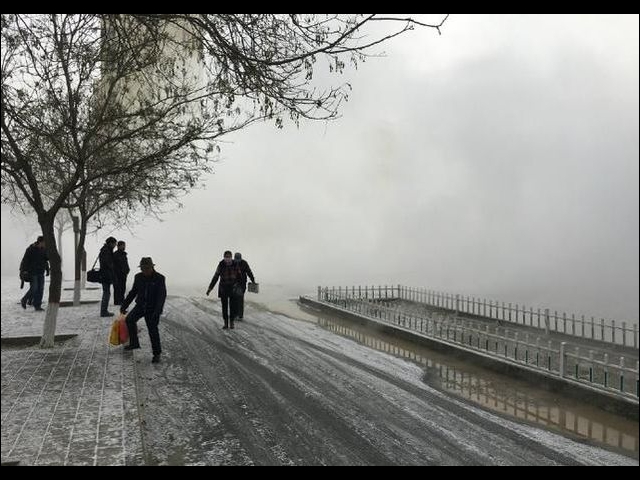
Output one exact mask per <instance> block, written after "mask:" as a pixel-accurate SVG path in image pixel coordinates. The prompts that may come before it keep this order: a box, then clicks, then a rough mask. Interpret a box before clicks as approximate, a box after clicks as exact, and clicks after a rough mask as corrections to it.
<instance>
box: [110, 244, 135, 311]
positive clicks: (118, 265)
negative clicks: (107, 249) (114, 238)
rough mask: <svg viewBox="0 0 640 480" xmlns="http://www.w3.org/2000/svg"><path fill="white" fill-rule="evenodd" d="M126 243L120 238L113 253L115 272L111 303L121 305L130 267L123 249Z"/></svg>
mask: <svg viewBox="0 0 640 480" xmlns="http://www.w3.org/2000/svg"><path fill="white" fill-rule="evenodd" d="M126 248H127V244H126V243H125V242H124V241H122V240H120V241H119V242H118V248H117V250H116V251H115V252H114V253H113V269H114V272H115V281H114V283H113V304H114V305H122V301H123V300H124V294H125V292H126V291H127V275H129V272H130V271H131V269H130V268H129V260H128V259H127V252H125V249H126Z"/></svg>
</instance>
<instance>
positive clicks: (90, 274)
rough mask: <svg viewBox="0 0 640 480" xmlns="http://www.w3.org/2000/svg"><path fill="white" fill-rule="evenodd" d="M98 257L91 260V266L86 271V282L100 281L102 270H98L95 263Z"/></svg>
mask: <svg viewBox="0 0 640 480" xmlns="http://www.w3.org/2000/svg"><path fill="white" fill-rule="evenodd" d="M98 258H100V257H98ZM98 258H96V261H95V262H93V267H91V270H88V271H87V282H91V283H102V272H100V270H99V269H97V268H96V263H98Z"/></svg>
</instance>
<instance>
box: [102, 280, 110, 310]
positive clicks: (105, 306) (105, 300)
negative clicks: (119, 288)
mask: <svg viewBox="0 0 640 480" xmlns="http://www.w3.org/2000/svg"><path fill="white" fill-rule="evenodd" d="M110 298H111V284H110V283H103V284H102V301H101V302H100V315H107V314H108V313H109V299H110Z"/></svg>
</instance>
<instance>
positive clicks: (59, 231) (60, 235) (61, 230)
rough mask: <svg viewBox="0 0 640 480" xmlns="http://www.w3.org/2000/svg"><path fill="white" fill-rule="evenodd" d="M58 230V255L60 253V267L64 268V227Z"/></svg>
mask: <svg viewBox="0 0 640 480" xmlns="http://www.w3.org/2000/svg"><path fill="white" fill-rule="evenodd" d="M57 230H58V232H57V233H58V245H57V246H58V253H60V267H61V268H62V264H63V258H62V232H63V228H62V226H60V227H58V228H57Z"/></svg>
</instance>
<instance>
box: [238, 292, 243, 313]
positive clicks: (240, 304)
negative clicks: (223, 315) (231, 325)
mask: <svg viewBox="0 0 640 480" xmlns="http://www.w3.org/2000/svg"><path fill="white" fill-rule="evenodd" d="M237 302H238V318H239V319H242V317H243V316H244V292H243V293H242V295H238V299H237Z"/></svg>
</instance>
